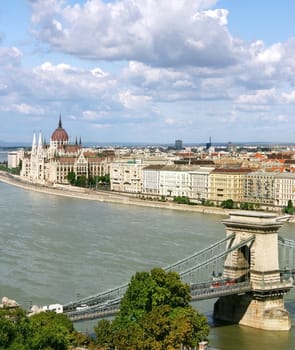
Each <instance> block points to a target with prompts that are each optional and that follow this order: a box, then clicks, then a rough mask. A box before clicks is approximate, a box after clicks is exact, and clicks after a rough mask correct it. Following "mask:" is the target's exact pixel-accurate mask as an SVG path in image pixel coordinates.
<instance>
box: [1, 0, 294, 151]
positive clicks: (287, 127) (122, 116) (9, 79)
mask: <svg viewBox="0 0 295 350" xmlns="http://www.w3.org/2000/svg"><path fill="white" fill-rule="evenodd" d="M294 11H295V3H294V2H293V1H291V0H284V1H282V2H280V3H278V2H269V1H266V0H261V1H259V2H255V1H248V2H242V3H240V2H239V3H237V2H236V1H233V0H220V1H214V0H170V1H168V0H161V1H156V0H149V1H147V0H138V1H133V0H118V1H113V0H105V1H103V0H91V1H85V0H49V1H46V2H44V1H42V0H35V1H32V0H30V1H29V0H23V1H20V2H17V4H16V3H15V0H14V1H10V2H3V3H1V5H0V25H1V28H0V43H1V54H0V65H1V75H0V79H1V80H0V96H1V105H0V106H1V107H0V121H1V128H0V145H1V143H7V142H14V143H30V142H31V140H32V136H33V133H34V132H36V133H38V132H39V130H41V132H42V134H43V135H44V136H45V137H46V139H48V137H50V135H51V134H52V132H53V130H54V129H55V128H56V126H57V123H58V118H59V115H60V114H61V116H62V121H63V126H64V128H65V129H66V130H67V132H68V133H69V136H70V140H71V142H74V141H75V138H76V137H78V138H79V137H81V138H82V142H89V143H91V142H96V143H112V142H118V143H131V142H135V143H136V142H142V143H154V144H171V143H174V141H175V140H176V139H181V140H183V143H184V144H189V143H196V144H198V143H206V142H207V141H208V139H209V137H210V136H211V137H212V140H215V141H216V142H224V143H226V142H230V141H231V142H274V143H276V142H277V143H279V142H286V143H293V142H294V131H295V130H294V125H295V123H294V118H295V115H294V106H295V87H294V84H295V80H294V76H295V75H294V73H295V58H294V57H295V33H294V29H293V27H294V26H293V16H294V15H293V14H294Z"/></svg>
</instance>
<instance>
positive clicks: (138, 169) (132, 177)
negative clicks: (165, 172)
mask: <svg viewBox="0 0 295 350" xmlns="http://www.w3.org/2000/svg"><path fill="white" fill-rule="evenodd" d="M144 166H145V165H144V164H142V163H141V162H140V161H136V160H129V161H127V162H113V163H112V164H111V165H110V182H111V190H112V191H117V192H128V193H141V191H142V178H143V176H142V168H143V167H144Z"/></svg>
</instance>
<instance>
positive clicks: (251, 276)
mask: <svg viewBox="0 0 295 350" xmlns="http://www.w3.org/2000/svg"><path fill="white" fill-rule="evenodd" d="M223 224H224V225H225V227H226V235H227V236H230V235H232V234H234V238H233V239H232V240H229V241H228V243H227V248H230V247H231V246H234V245H236V244H238V243H240V242H241V241H243V240H246V239H248V238H251V237H253V240H252V241H251V242H248V243H246V244H245V245H244V246H243V247H242V248H240V249H238V250H234V251H232V252H231V253H229V254H228V255H227V257H226V260H225V263H224V272H223V275H224V277H226V278H230V279H233V280H236V281H245V282H247V281H248V282H249V283H250V285H251V292H248V293H244V294H242V295H238V294H236V295H230V296H224V297H221V298H219V299H218V301H217V302H216V303H215V305H214V317H215V319H217V320H224V321H229V322H234V323H239V324H241V325H246V326H251V327H255V328H260V329H265V330H289V329H290V328H291V320H290V317H289V313H288V311H287V310H286V309H285V305H284V299H283V296H284V295H285V294H286V293H287V292H288V291H289V290H290V289H291V288H292V286H293V281H292V280H291V279H286V280H284V279H283V277H282V276H281V273H280V266H279V253H278V230H279V228H280V227H281V226H282V225H283V222H282V221H280V218H279V217H277V216H276V214H272V213H262V212H245V211H237V212H233V213H230V214H229V218H228V219H225V220H223Z"/></svg>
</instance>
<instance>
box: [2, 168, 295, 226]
mask: <svg viewBox="0 0 295 350" xmlns="http://www.w3.org/2000/svg"><path fill="white" fill-rule="evenodd" d="M0 181H3V182H6V183H8V184H11V185H15V186H19V187H22V188H24V189H27V190H33V191H38V192H43V193H48V194H52V195H58V196H67V197H74V198H80V199H88V200H96V201H100V202H112V203H122V204H129V205H138V206H145V207H152V208H162V209H171V210H182V211H191V212H197V213H204V214H217V215H224V216H228V214H229V212H232V211H234V210H233V209H230V210H229V209H222V208H218V207H207V206H202V205H187V204H177V203H174V202H172V201H171V200H168V201H166V202H161V201H157V200H149V199H140V198H138V197H137V196H136V195H132V194H127V193H118V192H111V191H96V190H93V189H85V188H79V187H75V186H70V185H59V184H55V185H53V186H44V185H41V184H34V183H31V182H29V181H26V180H24V179H22V178H21V177H20V176H17V175H11V174H9V173H6V172H4V171H0ZM290 221H292V220H290ZM293 222H295V218H294V219H293Z"/></svg>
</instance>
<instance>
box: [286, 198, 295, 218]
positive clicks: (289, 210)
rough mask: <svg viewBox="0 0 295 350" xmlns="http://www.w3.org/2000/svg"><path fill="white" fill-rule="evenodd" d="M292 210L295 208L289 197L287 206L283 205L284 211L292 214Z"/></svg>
mask: <svg viewBox="0 0 295 350" xmlns="http://www.w3.org/2000/svg"><path fill="white" fill-rule="evenodd" d="M294 211H295V208H294V206H293V202H292V201H291V199H289V200H288V204H287V206H286V207H284V213H285V214H289V215H293V214H294Z"/></svg>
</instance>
